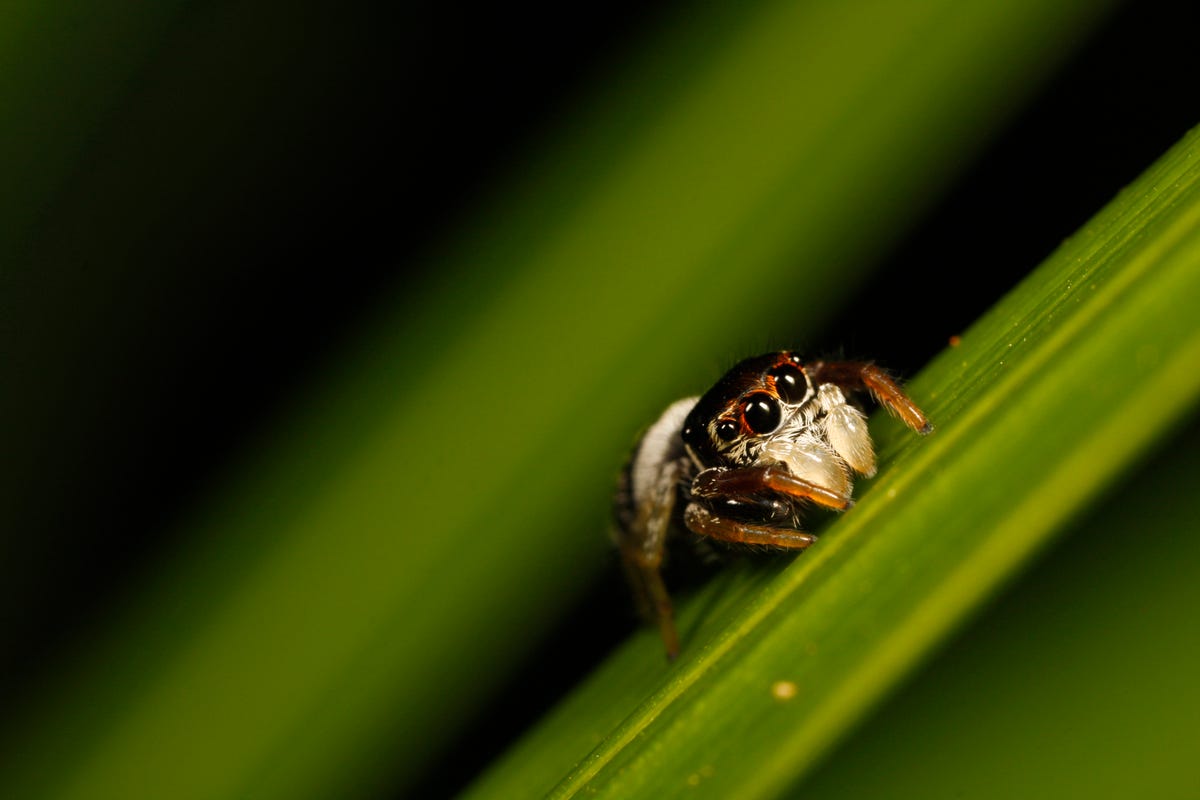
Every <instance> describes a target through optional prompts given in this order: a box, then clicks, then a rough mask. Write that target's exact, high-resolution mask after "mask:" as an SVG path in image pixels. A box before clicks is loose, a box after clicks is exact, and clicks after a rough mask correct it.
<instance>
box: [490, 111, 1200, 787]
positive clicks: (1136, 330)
mask: <svg viewBox="0 0 1200 800" xmlns="http://www.w3.org/2000/svg"><path fill="white" fill-rule="evenodd" d="M1198 154H1200V131H1194V132H1193V133H1191V134H1189V136H1188V137H1186V139H1185V140H1184V141H1183V142H1182V143H1180V144H1179V145H1178V146H1176V147H1175V148H1174V149H1172V151H1171V152H1169V153H1168V154H1166V155H1165V156H1164V157H1163V158H1162V159H1161V160H1160V161H1159V163H1157V164H1156V165H1155V166H1154V167H1153V168H1151V169H1150V170H1148V171H1147V172H1146V173H1145V174H1144V175H1143V176H1142V177H1141V178H1140V179H1139V180H1138V181H1137V182H1136V183H1135V184H1133V185H1132V186H1131V187H1130V188H1129V189H1127V190H1126V191H1125V192H1123V193H1122V194H1121V195H1120V196H1119V197H1118V198H1117V199H1115V200H1114V201H1113V202H1112V203H1111V204H1110V205H1109V206H1108V207H1107V208H1106V209H1105V210H1104V211H1102V212H1101V213H1100V214H1098V215H1097V216H1096V217H1095V218H1094V220H1093V221H1092V222H1090V223H1089V224H1088V225H1087V226H1086V227H1085V228H1084V229H1083V230H1082V231H1080V232H1079V233H1078V234H1077V235H1076V236H1074V237H1073V238H1072V239H1071V240H1069V241H1068V242H1067V243H1066V244H1064V245H1063V246H1062V247H1061V248H1060V249H1059V250H1058V251H1057V252H1056V253H1055V254H1054V255H1053V256H1052V257H1051V258H1050V259H1048V260H1047V262H1046V263H1045V264H1044V265H1042V266H1041V267H1040V268H1039V269H1038V270H1037V271H1036V272H1035V273H1034V274H1033V275H1031V276H1030V278H1029V279H1028V280H1026V281H1025V282H1023V284H1022V285H1021V286H1019V287H1018V288H1017V289H1016V290H1014V291H1013V292H1012V293H1011V294H1010V295H1009V296H1008V297H1006V298H1005V299H1004V300H1003V301H1002V302H1000V303H999V304H998V305H997V306H996V307H995V308H994V309H993V310H992V311H991V312H989V313H988V314H987V315H986V316H985V317H984V318H982V319H981V320H980V321H979V322H978V323H977V324H976V325H974V326H973V327H972V329H971V330H970V331H969V332H968V333H967V334H966V335H965V336H964V337H963V339H962V342H961V345H960V346H958V347H957V348H952V349H950V350H947V351H946V352H945V353H944V354H943V355H942V356H940V357H939V358H938V359H937V360H935V362H934V363H933V364H931V365H930V366H929V368H928V369H927V370H926V371H924V372H923V373H922V374H921V375H920V376H919V377H918V378H917V379H916V380H915V381H914V383H913V384H912V385H911V387H910V389H911V394H912V395H913V397H914V398H915V399H916V400H917V402H918V403H921V404H922V405H923V406H924V407H925V408H926V410H927V411H928V412H929V414H930V417H931V419H933V420H934V423H935V425H937V430H936V432H935V433H934V435H932V436H930V437H928V438H927V439H924V440H919V441H918V440H915V438H914V437H912V436H911V435H909V434H908V433H907V431H903V430H900V429H899V425H898V424H895V423H893V424H892V425H891V426H890V427H889V428H888V430H887V435H886V437H885V438H884V439H883V442H884V444H883V449H882V462H883V463H884V465H885V466H884V469H883V470H881V474H880V475H879V477H878V478H877V479H876V480H875V481H874V482H873V483H872V485H871V486H870V487H869V489H868V491H866V492H865V493H864V494H863V495H861V496H860V500H859V501H858V504H857V505H856V507H855V509H854V511H853V512H851V513H849V514H846V515H845V516H844V517H842V518H841V519H839V521H838V522H837V523H836V524H834V525H832V526H831V527H830V528H829V530H828V535H827V536H826V537H825V539H824V540H823V541H822V542H821V543H819V544H818V545H817V546H816V547H814V548H812V549H811V550H809V551H808V552H807V553H806V554H805V555H804V557H802V558H798V559H796V560H795V562H794V563H792V564H791V565H790V566H788V567H787V568H786V569H785V570H782V571H780V572H778V574H774V573H771V572H761V571H760V572H756V573H747V574H743V575H738V576H735V577H733V578H730V579H728V581H727V582H725V583H722V584H721V585H720V586H718V587H717V588H715V589H710V590H708V591H707V592H705V593H703V594H702V595H701V596H700V597H698V598H696V600H695V602H693V603H691V604H690V605H689V607H687V608H685V610H684V614H683V618H684V620H685V623H684V624H685V626H687V625H689V624H690V625H692V626H693V627H692V629H691V633H690V636H691V639H692V641H691V642H690V647H689V648H688V650H687V651H685V654H684V658H683V659H682V662H681V663H680V664H678V665H676V666H675V667H673V668H672V669H670V670H669V671H668V670H667V668H666V666H665V665H664V664H663V662H662V654H661V644H660V643H659V642H657V641H656V640H655V637H654V636H653V634H652V632H647V633H646V634H644V635H642V636H640V637H638V638H637V639H635V640H634V641H633V642H631V643H630V644H629V646H628V647H627V648H626V649H625V650H624V651H622V652H620V653H618V654H617V655H616V656H615V657H614V659H613V661H612V663H611V664H609V665H606V667H604V668H603V669H602V670H601V671H600V672H599V673H598V675H597V676H596V677H595V678H594V680H593V681H592V682H590V683H589V684H588V685H586V686H585V687H584V688H583V689H581V690H580V691H579V693H578V694H577V696H576V697H574V698H572V699H570V700H569V701H568V702H567V703H566V704H564V706H563V707H562V708H561V709H559V710H558V711H557V712H556V713H555V714H554V715H553V716H552V717H551V718H550V719H548V720H547V721H546V722H545V723H544V725H543V726H542V727H541V728H540V729H538V730H537V731H535V732H534V733H533V734H531V736H530V737H529V739H528V740H527V741H526V742H525V743H524V744H523V746H522V747H521V748H518V749H517V750H516V751H514V753H513V754H512V755H511V756H510V757H509V759H508V760H506V761H502V762H501V763H500V764H498V765H497V767H496V768H495V770H494V771H493V772H492V774H491V775H490V776H489V777H487V778H485V779H484V780H483V781H481V782H480V783H479V784H477V786H476V787H475V791H474V792H473V794H472V796H473V797H477V798H483V797H513V796H534V795H537V794H539V793H541V792H544V791H545V790H547V789H549V788H550V787H551V786H552V785H553V783H554V782H555V781H556V780H557V779H558V777H559V776H561V775H562V773H563V771H565V770H566V769H567V768H568V767H569V765H570V764H571V761H568V760H567V759H568V758H571V759H572V760H576V759H578V763H577V764H576V765H575V766H574V767H573V768H572V769H571V771H570V772H569V774H567V775H566V777H565V778H563V779H562V780H561V782H559V783H558V785H557V787H556V788H555V789H554V790H553V792H552V795H553V796H555V797H571V796H575V795H577V794H580V793H586V794H587V795H588V796H605V797H621V798H638V797H666V796H673V795H674V794H677V793H681V792H683V791H684V790H689V796H697V797H700V796H703V797H731V796H737V797H746V798H757V797H773V796H777V795H778V794H779V793H780V792H781V791H783V790H784V789H785V788H786V787H788V786H790V785H793V784H794V783H795V782H796V781H797V780H798V779H799V778H800V777H801V776H803V775H804V774H805V773H806V772H807V771H808V770H809V769H810V768H811V767H812V765H813V764H815V763H816V761H817V759H818V758H819V757H820V756H821V755H822V754H823V753H825V752H826V751H827V750H828V748H829V747H830V746H831V745H832V744H833V743H834V742H836V741H837V740H838V737H839V736H840V735H841V734H842V733H843V732H844V731H845V730H846V729H847V728H848V727H849V726H850V725H851V724H853V723H854V722H855V721H856V720H857V719H858V718H859V716H860V715H861V714H862V713H863V712H864V710H865V709H867V708H868V707H870V705H871V704H872V703H873V702H874V701H876V700H877V699H878V698H879V697H880V696H881V695H882V694H883V693H884V692H885V691H886V690H887V689H888V688H889V687H890V686H892V685H894V684H895V683H896V682H897V681H898V680H899V679H900V678H901V677H902V676H903V675H905V674H906V673H907V672H908V671H909V670H910V669H911V668H912V667H913V665H914V664H915V663H917V661H918V660H919V659H920V658H921V657H922V655H923V654H925V653H926V652H927V651H928V650H929V649H930V648H931V647H932V646H933V645H935V644H936V643H937V642H938V641H939V640H940V639H941V638H942V637H944V636H945V635H946V634H947V632H948V631H950V630H951V629H952V628H953V626H954V625H955V624H956V623H957V622H959V621H960V620H961V619H962V618H963V616H964V615H965V614H967V613H968V612H969V611H970V610H971V609H972V608H973V607H975V606H976V605H977V604H978V603H979V602H980V601H981V600H982V599H984V598H985V597H987V596H988V595H989V594H990V593H991V592H993V591H994V590H995V588H996V587H997V586H998V585H999V584H1000V582H1001V581H1003V580H1004V579H1005V578H1006V576H1008V575H1010V574H1011V573H1012V572H1013V571H1014V570H1015V569H1017V567H1018V566H1019V565H1020V564H1021V563H1022V562H1024V561H1025V560H1026V559H1027V558H1028V557H1029V556H1030V555H1031V553H1033V552H1034V551H1035V550H1036V549H1037V548H1038V547H1039V546H1041V545H1042V544H1043V543H1044V542H1045V541H1047V540H1048V539H1049V538H1050V537H1051V536H1052V535H1053V534H1054V533H1055V532H1056V531H1057V530H1058V529H1059V528H1060V527H1061V526H1062V525H1063V523H1064V522H1065V521H1066V520H1068V519H1069V518H1070V517H1071V516H1072V515H1073V514H1076V513H1078V512H1079V511H1080V509H1082V508H1084V507H1085V506H1086V504H1087V503H1088V501H1089V500H1091V499H1092V498H1093V497H1095V496H1096V495H1097V494H1098V493H1099V492H1100V491H1102V490H1103V489H1104V488H1105V487H1109V486H1112V487H1113V489H1112V491H1115V492H1118V493H1119V492H1120V491H1122V488H1123V487H1122V486H1121V485H1120V484H1119V483H1117V484H1116V485H1115V486H1114V481H1115V480H1116V478H1117V476H1119V475H1120V474H1121V473H1122V471H1123V470H1125V469H1126V468H1127V467H1128V466H1129V465H1130V464H1131V463H1133V462H1134V460H1135V459H1136V458H1137V457H1138V456H1139V455H1140V454H1141V453H1142V451H1143V450H1144V449H1145V448H1147V446H1148V445H1149V444H1150V443H1151V442H1153V441H1154V440H1155V438H1156V437H1158V436H1159V435H1160V434H1161V433H1162V432H1163V431H1164V430H1165V429H1166V428H1167V427H1168V426H1170V425H1171V424H1173V423H1174V422H1176V421H1177V420H1178V419H1179V418H1180V417H1181V416H1182V414H1183V413H1184V412H1185V411H1187V410H1188V409H1191V408H1194V407H1195V405H1196V402H1197V398H1198V397H1200V370H1197V369H1196V366H1197V364H1200V324H1198V323H1197V321H1196V316H1195V309H1196V308H1200V269H1197V265H1200V158H1197V156H1198ZM722 594H725V595H727V597H724V598H723V597H721V595H722ZM698 617H703V618H704V619H703V625H702V626H701V627H700V628H696V627H695V623H696V620H697V618H698ZM686 629H687V628H686V627H685V630H686ZM656 672H657V675H656V674H655V673H656ZM631 676H632V677H631ZM778 686H784V687H787V690H788V691H787V692H786V693H784V694H783V695H781V694H779V693H778V692H777V691H776V690H775V687H778ZM641 698H645V699H644V700H643V699H641ZM600 737H602V738H600ZM597 739H599V740H598V742H597ZM572 750H573V752H572ZM589 750H590V752H589ZM585 754H586V757H584V756H585ZM553 765H557V767H558V769H559V770H560V772H558V773H557V774H555V773H554V772H553Z"/></svg>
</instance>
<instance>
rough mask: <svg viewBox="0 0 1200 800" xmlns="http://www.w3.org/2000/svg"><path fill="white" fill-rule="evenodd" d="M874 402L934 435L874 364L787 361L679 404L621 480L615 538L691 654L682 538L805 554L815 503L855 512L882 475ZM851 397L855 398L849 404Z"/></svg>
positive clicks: (652, 610)
mask: <svg viewBox="0 0 1200 800" xmlns="http://www.w3.org/2000/svg"><path fill="white" fill-rule="evenodd" d="M861 392H867V393H869V394H870V395H871V396H872V397H874V399H875V400H876V401H877V402H878V403H879V404H880V405H882V406H883V407H884V408H886V409H888V410H889V411H890V412H892V413H894V414H895V415H896V416H898V417H900V419H901V420H903V421H904V423H905V424H906V425H907V426H908V427H910V428H912V429H913V430H914V431H916V432H917V433H920V434H927V433H929V432H930V431H931V430H932V429H933V428H932V426H931V425H930V423H929V420H928V419H926V418H925V414H924V413H922V411H921V409H919V408H918V407H917V406H916V404H915V403H913V401H912V400H910V399H909V398H908V396H907V395H905V394H904V392H903V391H902V390H901V389H900V387H899V386H898V385H897V384H896V382H895V381H894V380H892V378H890V377H889V376H888V374H887V373H886V372H885V371H884V370H882V369H880V368H879V367H877V366H875V365H874V364H872V363H868V362H859V361H815V362H812V363H809V364H805V363H802V362H801V360H800V358H799V357H798V356H796V355H794V354H792V353H790V352H787V351H780V352H774V353H767V354H766V355H761V356H755V357H753V358H747V359H745V360H744V361H741V362H739V363H738V364H736V365H735V366H734V367H733V368H732V369H731V370H729V372H727V373H726V374H725V376H724V377H722V378H721V379H720V380H719V381H717V383H716V385H715V386H713V387H712V388H711V389H709V390H708V392H707V393H705V394H704V395H703V396H701V397H698V398H697V397H688V398H685V399H683V400H679V401H676V402H675V403H672V404H671V405H670V406H669V407H668V408H667V410H666V411H664V412H663V414H662V416H661V417H659V418H658V420H657V421H656V422H655V423H654V424H653V425H651V426H650V427H649V428H648V429H647V430H646V432H645V433H644V434H643V435H642V437H641V439H640V440H639V441H638V442H637V444H636V445H635V447H634V449H633V453H632V454H631V456H630V458H629V461H628V463H627V464H626V466H625V469H624V471H623V472H622V474H621V479H620V483H619V486H618V489H617V493H616V497H615V498H614V502H613V510H614V515H615V518H616V523H617V526H616V531H615V533H614V538H615V539H616V543H617V546H618V548H619V549H620V553H621V560H622V562H623V564H624V566H625V571H626V573H627V576H628V578H629V583H630V586H631V587H632V589H633V593H634V595H635V598H636V600H637V601H638V604H639V606H640V608H641V610H642V612H643V615H644V616H646V617H647V618H648V619H649V621H650V622H652V623H654V624H657V626H658V629H659V632H660V633H661V635H662V640H663V644H664V645H665V646H666V650H667V655H668V657H670V658H674V657H675V656H676V655H677V654H678V653H679V637H678V634H677V633H676V630H675V621H674V613H673V611H672V606H671V598H670V595H669V594H668V593H667V589H666V586H665V585H664V583H663V578H662V565H663V559H664V556H665V555H666V548H667V543H668V540H669V539H670V538H671V536H672V535H674V534H678V533H684V532H685V531H690V532H691V533H692V534H694V535H695V536H696V537H700V538H701V539H702V540H716V541H720V542H726V543H732V544H741V545H762V546H765V547H770V548H781V549H787V550H803V549H804V548H806V547H808V546H809V545H811V544H812V543H813V542H815V541H816V537H815V536H813V535H812V534H811V533H806V532H804V531H803V530H802V529H801V525H800V516H801V512H802V510H803V508H804V506H806V505H807V504H809V503H813V504H816V505H818V506H822V507H824V508H827V509H833V510H835V511H845V510H846V509H848V508H850V507H851V506H852V505H853V500H852V499H851V492H852V490H853V480H852V474H853V473H857V474H859V475H863V476H866V477H871V476H872V475H874V474H875V449H874V446H873V444H872V442H871V435H870V432H869V431H868V430H867V424H866V417H865V415H864V414H863V412H862V410H861V409H860V408H859V406H858V405H856V404H855V403H854V402H853V397H854V395H856V394H858V393H861ZM847 394H849V395H850V396H851V397H850V399H848V398H847Z"/></svg>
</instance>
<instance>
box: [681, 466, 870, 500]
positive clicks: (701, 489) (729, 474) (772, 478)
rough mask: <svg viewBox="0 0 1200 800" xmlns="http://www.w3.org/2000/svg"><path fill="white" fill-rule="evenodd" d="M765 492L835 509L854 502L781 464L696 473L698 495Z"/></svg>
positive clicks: (708, 470)
mask: <svg viewBox="0 0 1200 800" xmlns="http://www.w3.org/2000/svg"><path fill="white" fill-rule="evenodd" d="M764 492H776V493H778V494H783V495H787V496H788V497H793V498H795V499H797V500H811V501H812V502H814V503H817V504H818V505H822V506H825V507H826V508H832V509H834V510H835V511H845V510H846V509H848V508H850V507H851V506H852V505H854V501H853V500H851V499H850V496H849V495H847V494H841V493H839V492H835V491H833V490H832V489H827V488H825V487H824V486H819V485H817V484H815V483H813V482H812V481H807V480H805V479H804V478H799V477H797V476H795V475H793V474H792V472H791V471H790V470H789V469H788V468H787V467H785V466H783V465H781V464H765V465H760V466H755V467H733V468H726V467H712V468H710V469H706V470H704V471H703V472H701V473H700V474H699V475H697V476H696V480H695V481H694V482H693V483H692V494H693V495H695V496H696V497H704V498H712V497H721V496H733V497H749V496H751V495H755V494H761V493H764Z"/></svg>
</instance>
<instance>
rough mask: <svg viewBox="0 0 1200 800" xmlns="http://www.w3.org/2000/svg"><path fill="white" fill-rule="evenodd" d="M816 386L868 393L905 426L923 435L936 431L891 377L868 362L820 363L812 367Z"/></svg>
mask: <svg viewBox="0 0 1200 800" xmlns="http://www.w3.org/2000/svg"><path fill="white" fill-rule="evenodd" d="M808 369H809V374H810V376H811V377H812V380H813V382H814V383H816V384H817V385H820V384H822V383H832V384H834V385H836V386H840V387H841V388H843V389H846V390H847V391H851V392H862V391H867V392H870V393H871V396H872V397H874V398H875V400H876V401H877V402H878V403H879V404H880V405H881V406H883V407H884V408H886V409H887V410H888V411H891V412H892V413H893V414H895V415H896V416H898V417H899V418H900V419H901V420H903V422H904V424H905V425H907V426H908V427H910V428H912V429H913V430H914V431H916V432H917V433H920V434H922V435H924V434H927V433H929V432H930V431H932V430H933V426H932V425H931V424H930V423H929V420H928V419H926V417H925V412H923V411H921V409H920V408H918V407H917V404H916V403H914V402H913V401H912V400H911V399H910V398H909V396H908V395H906V394H905V393H904V390H903V389H901V388H900V386H899V385H898V384H897V383H896V382H895V381H894V380H892V378H891V376H890V375H888V374H887V373H886V372H884V371H883V370H882V369H880V368H879V367H877V366H875V365H874V364H871V363H869V362H865V361H818V362H817V363H815V364H812V365H811V366H810V367H809V368H808Z"/></svg>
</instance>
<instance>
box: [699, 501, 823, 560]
mask: <svg viewBox="0 0 1200 800" xmlns="http://www.w3.org/2000/svg"><path fill="white" fill-rule="evenodd" d="M683 522H684V524H685V525H687V526H688V530H690V531H692V532H693V533H695V534H697V535H699V536H709V537H712V538H713V539H719V540H721V541H723V542H734V543H737V544H761V545H766V546H768V547H780V548H785V549H788V550H803V549H804V548H806V547H808V546H809V545H810V544H812V543H813V542H815V541H816V540H817V537H816V536H814V535H812V534H811V533H805V532H804V531H792V530H785V529H782V528H772V527H769V526H767V525H755V524H753V523H750V522H739V521H738V520H732V519H728V518H726V517H718V516H717V515H716V514H713V513H712V512H711V511H709V510H708V509H707V508H705V507H704V506H702V505H700V504H699V503H689V504H688V507H687V508H686V509H685V510H684V512H683Z"/></svg>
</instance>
